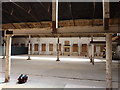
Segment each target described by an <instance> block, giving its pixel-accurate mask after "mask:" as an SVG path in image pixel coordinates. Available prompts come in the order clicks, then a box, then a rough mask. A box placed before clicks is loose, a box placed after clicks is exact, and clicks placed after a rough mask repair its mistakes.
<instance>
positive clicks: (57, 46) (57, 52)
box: [56, 36, 60, 61]
mask: <svg viewBox="0 0 120 90" xmlns="http://www.w3.org/2000/svg"><path fill="white" fill-rule="evenodd" d="M59 52H60V50H59V36H58V43H57V60H56V61H60V59H59V55H60V54H59Z"/></svg>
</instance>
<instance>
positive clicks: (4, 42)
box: [2, 36, 6, 59]
mask: <svg viewBox="0 0 120 90" xmlns="http://www.w3.org/2000/svg"><path fill="white" fill-rule="evenodd" d="M5 44H6V40H5V36H4V38H3V58H2V59H5V53H6V52H5V50H6V49H5Z"/></svg>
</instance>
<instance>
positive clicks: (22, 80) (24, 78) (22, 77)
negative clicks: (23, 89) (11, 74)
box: [17, 74, 28, 84]
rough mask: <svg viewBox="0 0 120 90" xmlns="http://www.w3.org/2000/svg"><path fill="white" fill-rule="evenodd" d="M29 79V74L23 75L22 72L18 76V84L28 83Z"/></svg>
mask: <svg viewBox="0 0 120 90" xmlns="http://www.w3.org/2000/svg"><path fill="white" fill-rule="evenodd" d="M27 80H28V76H27V75H23V74H21V75H20V76H19V77H18V82H17V83H18V84H23V83H26V82H27Z"/></svg>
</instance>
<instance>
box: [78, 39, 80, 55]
mask: <svg viewBox="0 0 120 90" xmlns="http://www.w3.org/2000/svg"><path fill="white" fill-rule="evenodd" d="M78 55H79V56H80V38H78Z"/></svg>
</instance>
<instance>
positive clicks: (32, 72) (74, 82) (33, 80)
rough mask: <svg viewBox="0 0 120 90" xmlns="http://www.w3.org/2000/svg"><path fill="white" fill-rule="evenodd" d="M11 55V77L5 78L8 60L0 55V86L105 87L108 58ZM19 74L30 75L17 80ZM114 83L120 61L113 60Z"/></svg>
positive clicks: (114, 82)
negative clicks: (23, 80)
mask: <svg viewBox="0 0 120 90" xmlns="http://www.w3.org/2000/svg"><path fill="white" fill-rule="evenodd" d="M31 58H32V60H29V61H28V60H26V59H27V56H25V55H23V56H12V65H11V67H12V68H11V80H10V82H9V83H2V82H3V81H4V69H5V65H4V64H5V60H4V59H3V60H2V59H1V58H0V63H1V65H0V74H1V75H0V86H1V88H105V86H106V82H105V60H104V59H95V65H94V66H93V65H92V64H90V63H89V59H87V58H84V57H79V56H61V57H60V60H61V61H60V62H56V61H55V60H56V56H42V55H40V56H32V57H31ZM20 74H27V75H28V76H29V79H28V82H27V83H25V84H16V82H17V78H18V76H19V75H20ZM113 87H114V88H118V62H117V61H113Z"/></svg>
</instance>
